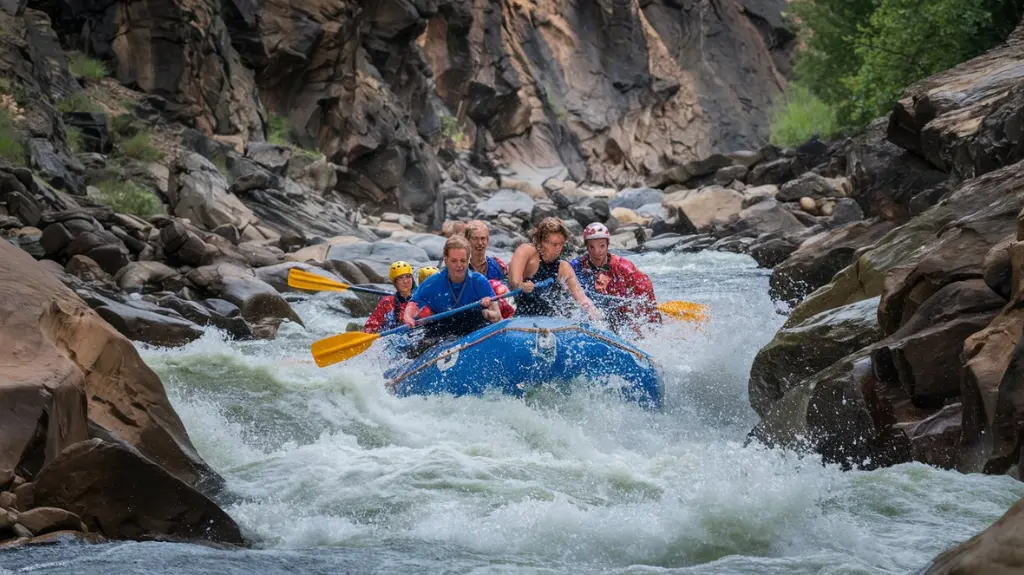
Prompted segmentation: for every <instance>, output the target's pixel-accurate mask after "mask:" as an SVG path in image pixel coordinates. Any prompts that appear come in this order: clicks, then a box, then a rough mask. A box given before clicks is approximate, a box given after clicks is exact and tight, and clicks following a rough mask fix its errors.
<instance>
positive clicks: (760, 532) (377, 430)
mask: <svg viewBox="0 0 1024 575" xmlns="http://www.w3.org/2000/svg"><path fill="white" fill-rule="evenodd" d="M633 259H634V261H635V262H636V263H637V264H638V266H639V267H641V269H643V270H645V271H646V272H648V273H649V274H650V275H651V277H652V279H653V280H654V282H655V286H656V290H657V292H658V296H659V299H660V300H668V299H685V300H688V301H697V302H700V303H706V304H709V305H710V306H711V320H710V322H709V324H708V325H707V326H706V327H705V328H704V329H703V330H700V331H695V330H693V329H692V328H687V327H683V326H665V327H663V328H661V330H660V331H659V332H658V333H656V334H655V335H654V336H653V337H650V338H648V339H647V340H644V341H643V342H641V343H640V345H641V347H643V348H644V349H646V350H647V351H649V352H650V353H651V354H652V355H654V357H655V358H656V359H658V361H659V362H661V363H662V365H663V367H664V368H665V375H666V402H665V407H664V409H663V410H662V411H661V412H656V413H651V412H645V411H643V410H641V409H639V408H638V407H636V406H635V405H632V404H627V403H623V402H619V401H616V400H614V399H612V398H609V397H607V396H605V395H601V394H598V393H588V392H587V391H581V392H579V393H575V394H573V395H570V396H568V397H563V396H559V397H552V396H547V395H544V394H538V395H536V396H530V397H528V398H527V399H525V400H520V399H514V398H510V397H502V396H497V397H493V396H487V397H464V398H451V397H445V396H437V397H409V398H401V399H399V398H396V397H394V396H392V395H390V394H389V393H387V392H386V391H385V390H384V388H383V385H382V384H383V377H382V371H383V366H382V365H380V363H381V359H380V356H379V355H377V354H376V353H374V350H372V349H371V350H370V351H369V352H367V353H365V354H363V355H361V356H359V357H357V358H355V359H353V360H351V361H348V362H345V363H343V364H339V365H336V366H332V367H330V368H327V369H319V368H317V367H316V366H315V365H314V364H312V363H311V362H310V361H309V359H308V358H309V344H310V343H311V342H312V341H314V340H315V339H319V338H321V337H325V336H327V335H331V334H333V333H336V332H338V331H341V330H343V329H344V325H345V323H346V320H345V319H344V318H342V317H341V316H339V315H337V313H336V312H335V311H333V308H332V306H331V303H330V302H331V296H330V294H320V295H317V296H316V297H312V298H309V299H308V300H306V301H303V302H301V303H298V304H296V305H295V307H296V310H297V311H298V313H299V314H300V315H301V316H302V318H303V320H304V321H305V322H306V325H307V327H306V329H302V328H301V327H299V326H293V325H286V326H283V328H282V330H281V331H280V333H279V337H278V338H277V339H275V340H273V341H259V342H241V343H240V342H226V341H224V340H223V339H221V338H220V337H219V336H218V334H217V333H215V332H210V333H208V334H207V335H206V336H204V337H203V338H202V339H200V340H198V341H196V342H193V343H192V344H189V345H187V346H185V347H182V348H178V349H172V350H164V349H148V348H147V349H144V350H143V353H144V357H145V358H146V361H147V362H148V363H149V364H150V365H151V366H153V368H154V369H155V370H156V371H157V372H158V373H159V374H160V375H161V377H162V378H163V380H164V382H165V384H166V386H167V388H168V393H169V395H170V396H171V400H172V403H173V404H174V406H175V408H176V409H177V411H178V413H179V414H180V415H181V417H182V420H183V421H184V423H185V426H186V428H187V429H188V431H189V434H190V435H191V437H192V439H193V441H194V442H195V444H196V447H197V448H198V449H199V451H200V453H202V455H203V457H205V458H206V460H207V461H208V462H209V463H210V464H211V465H212V466H213V467H214V468H215V469H217V470H218V471H219V472H220V473H221V474H223V475H224V477H225V478H226V479H227V481H228V485H229V488H230V490H231V491H232V492H233V493H234V494H235V496H236V499H234V500H233V501H232V502H230V503H228V504H227V507H226V509H227V511H228V512H229V513H230V514H231V515H232V516H233V517H234V518H235V519H236V520H237V521H238V522H239V524H240V525H241V526H242V528H243V530H244V532H245V534H246V535H247V536H248V537H250V538H251V539H252V540H253V541H254V542H255V543H256V548H254V549H252V550H244V551H229V550H220V549H212V548H209V547H203V546H196V545H184V544H169V543H110V544H105V545H95V546H79V545H62V546H54V547H42V548H34V549H19V550H15V551H11V552H6V553H0V566H2V567H0V575H6V573H8V572H13V573H20V572H32V573H58V572H59V573H65V572H69V570H71V569H74V570H75V571H76V572H81V573H105V572H111V570H113V571H116V572H118V573H145V574H147V575H152V574H155V573H178V572H189V573H217V574H218V575H223V574H225V573H252V572H259V573H261V574H269V573H342V572H358V573H366V572H380V573H437V572H445V573H637V574H639V573H659V574H660V573H778V574H783V573H785V574H797V573H837V574H838V573H850V574H852V573H857V574H860V573H907V572H912V571H913V570H915V569H917V568H919V567H921V566H922V565H924V564H925V563H926V562H927V561H928V560H929V559H931V558H932V557H934V556H935V555H936V554H937V553H939V552H940V551H942V550H943V549H945V548H946V547H948V546H950V545H952V544H954V543H956V542H959V541H961V540H964V539H966V538H968V537H970V536H971V535H973V534H974V533H975V532H977V531H978V530H980V529H983V528H984V527H986V526H987V525H988V524H990V523H991V522H992V521H994V520H995V519H996V518H997V517H999V515H1001V514H1002V512H1003V511H1005V509H1006V508H1007V507H1008V506H1009V505H1011V504H1012V503H1013V502H1014V501H1016V500H1017V499H1018V498H1019V497H1020V496H1021V495H1024V484H1021V483H1019V482H1017V481H1015V480H1013V479H1010V478H1007V477H988V476H980V475H961V474H958V473H954V472H948V471H942V470H937V469H934V468H930V467H926V466H923V465H919V464H906V465H901V466H897V467H894V468H890V469H883V470H877V471H871V472H863V471H851V472H842V471H839V470H838V469H836V468H834V467H832V466H827V465H822V464H821V462H820V461H819V460H817V459H815V458H813V457H806V456H805V457H798V456H796V455H794V454H791V453H784V452H781V451H774V450H768V449H764V448H762V447H759V446H754V445H752V446H747V447H745V446H744V441H745V437H746V433H747V431H749V429H750V428H751V427H752V426H753V425H754V424H755V423H756V416H755V415H754V413H753V411H752V410H751V409H750V407H749V404H748V403H747V392H746V385H747V376H748V374H749V370H750V364H751V361H752V360H753V357H754V355H755V354H756V353H757V350H758V349H759V348H760V347H761V346H763V345H764V344H766V343H767V342H768V341H770V339H771V338H772V336H773V334H774V333H775V331H776V330H777V329H778V328H779V327H780V326H781V325H782V323H783V321H784V320H785V317H784V315H782V313H784V312H785V310H783V309H779V308H777V307H776V306H775V305H774V304H773V303H772V302H771V300H770V299H769V298H768V296H767V273H768V272H767V271H765V270H761V269H758V268H757V267H756V266H755V265H754V263H753V261H752V260H750V258H747V257H745V256H737V255H733V254H722V253H710V252H705V253H700V254H695V255H688V256H678V255H655V254H652V255H644V256H639V257H634V258H633ZM780 312H782V313H780Z"/></svg>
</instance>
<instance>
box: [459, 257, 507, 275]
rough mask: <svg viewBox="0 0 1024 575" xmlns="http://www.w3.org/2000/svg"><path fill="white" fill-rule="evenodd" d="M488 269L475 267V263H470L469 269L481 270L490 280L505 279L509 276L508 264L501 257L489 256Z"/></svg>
mask: <svg viewBox="0 0 1024 575" xmlns="http://www.w3.org/2000/svg"><path fill="white" fill-rule="evenodd" d="M486 261H487V269H482V270H478V269H476V268H475V267H473V264H472V263H470V264H469V269H471V270H473V271H475V272H479V273H481V274H483V275H484V277H485V278H487V279H488V280H499V281H501V280H504V279H505V277H506V276H508V266H507V265H505V262H503V261H501V259H499V258H496V257H493V256H487V260H486Z"/></svg>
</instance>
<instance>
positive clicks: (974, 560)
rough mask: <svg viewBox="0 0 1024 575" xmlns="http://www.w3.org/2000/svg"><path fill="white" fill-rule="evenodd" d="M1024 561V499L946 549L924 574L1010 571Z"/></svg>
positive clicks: (998, 573)
mask: <svg viewBox="0 0 1024 575" xmlns="http://www.w3.org/2000/svg"><path fill="white" fill-rule="evenodd" d="M1022 564H1024V499H1021V500H1020V501H1018V502H1017V503H1014V504H1013V506H1011V507H1010V508H1009V509H1008V510H1007V511H1006V513H1004V514H1003V515H1002V516H1001V517H1000V518H999V519H998V520H997V521H996V522H995V523H993V524H992V525H990V526H989V527H987V528H986V529H985V530H984V531H982V532H981V533H979V534H977V535H975V536H974V537H971V538H970V539H968V540H967V541H964V542H963V543H960V544H959V545H956V546H955V547H953V548H951V549H948V550H946V551H943V552H942V553H941V554H940V555H939V556H938V557H936V558H935V559H934V560H933V561H932V562H931V563H930V564H929V565H928V566H926V567H925V568H924V569H923V570H921V571H920V572H919V573H920V575H960V574H963V573H991V574H993V575H1010V574H1012V573H1015V572H1017V571H1019V570H1020V566H1021V565H1022Z"/></svg>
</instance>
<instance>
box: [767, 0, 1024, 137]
mask: <svg viewBox="0 0 1024 575" xmlns="http://www.w3.org/2000/svg"><path fill="white" fill-rule="evenodd" d="M790 11H791V16H792V17H793V20H794V22H795V24H794V25H795V26H797V28H798V35H799V38H800V40H801V42H802V45H803V49H802V50H801V51H800V52H799V53H798V55H797V58H796V64H795V66H794V81H793V82H792V83H791V86H790V90H789V93H788V94H787V97H786V98H785V99H784V101H783V102H782V103H781V104H780V106H779V107H778V109H777V110H776V112H775V115H774V118H773V122H772V141H773V142H774V143H777V144H780V145H795V144H797V143H800V142H801V141H803V140H805V139H807V138H808V137H810V136H812V135H815V134H817V135H819V136H820V137H823V138H825V137H830V136H833V135H835V134H836V133H837V132H839V131H856V130H857V129H859V128H861V127H863V126H864V125H866V124H867V123H869V122H870V121H871V120H873V119H875V118H877V117H879V116H881V115H884V114H886V113H888V112H889V110H890V109H891V108H892V105H893V104H894V103H895V102H896V100H897V99H899V96H900V94H902V92H903V90H904V89H905V88H906V87H907V86H909V85H910V84H912V83H914V82H916V81H917V80H920V79H922V78H925V77H927V76H930V75H932V74H934V73H936V72H940V71H942V70H946V69H948V68H951V67H953V66H955V65H957V64H959V63H960V62H963V61H964V60H967V59H970V58H972V57H974V56H976V55H978V54H981V53H982V52H984V51H986V50H988V49H991V48H993V47H995V46H997V45H999V44H1000V43H1001V42H1002V41H1004V40H1005V39H1006V37H1007V36H1008V35H1009V34H1010V32H1012V31H1013V29H1014V28H1015V27H1016V26H1017V24H1018V23H1019V22H1020V21H1021V17H1022V16H1024V0H792V1H791V2H790Z"/></svg>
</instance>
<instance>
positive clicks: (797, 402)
mask: <svg viewBox="0 0 1024 575" xmlns="http://www.w3.org/2000/svg"><path fill="white" fill-rule="evenodd" d="M895 423H896V420H895V418H894V416H893V409H892V406H891V404H890V403H889V402H888V401H887V400H886V399H885V397H884V387H883V386H882V385H881V384H880V383H879V382H878V381H877V380H876V379H875V377H874V373H873V371H872V369H871V358H870V357H868V355H867V353H866V352H863V351H862V352H857V353H854V354H852V355H850V356H847V357H844V358H843V359H841V360H839V361H837V362H836V363H834V364H832V365H831V366H829V367H828V368H826V369H823V370H822V371H819V372H818V373H816V374H814V375H812V376H811V377H808V378H806V379H804V380H802V381H801V382H799V383H798V384H797V385H795V386H794V387H792V388H790V389H789V391H787V392H786V394H785V395H784V396H783V397H782V398H781V399H779V400H778V401H776V402H774V403H773V404H772V405H770V406H769V407H768V409H767V410H766V411H765V413H764V415H763V416H762V418H761V421H760V423H758V424H757V426H756V427H755V428H754V429H753V430H751V432H750V437H751V438H752V439H755V440H757V441H760V442H761V443H764V444H766V445H770V446H775V447H782V448H787V449H794V450H798V451H811V452H814V453H818V454H820V455H821V458H822V460H823V461H825V462H827V463H836V464H839V465H841V466H843V467H844V468H847V469H848V468H850V467H852V466H854V465H856V466H858V467H859V468H861V469H874V468H877V467H885V466H889V465H895V464H898V463H904V462H907V461H910V460H911V457H912V447H911V445H910V441H909V440H908V439H907V437H906V435H905V433H904V432H903V431H902V430H898V429H895V428H894V427H893V424H895Z"/></svg>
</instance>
